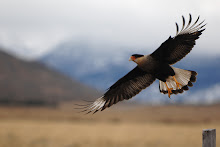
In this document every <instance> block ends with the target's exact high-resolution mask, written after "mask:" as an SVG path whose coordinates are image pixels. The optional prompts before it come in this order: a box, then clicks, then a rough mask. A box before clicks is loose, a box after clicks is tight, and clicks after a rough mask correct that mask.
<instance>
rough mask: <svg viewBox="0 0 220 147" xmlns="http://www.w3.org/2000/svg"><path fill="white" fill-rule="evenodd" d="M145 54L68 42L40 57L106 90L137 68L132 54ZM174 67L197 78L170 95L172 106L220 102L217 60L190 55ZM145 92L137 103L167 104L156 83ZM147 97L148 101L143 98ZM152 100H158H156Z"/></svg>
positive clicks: (49, 64) (61, 70)
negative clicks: (180, 90) (183, 88)
mask: <svg viewBox="0 0 220 147" xmlns="http://www.w3.org/2000/svg"><path fill="white" fill-rule="evenodd" d="M117 50H123V51H120V54H119V53H118V52H117ZM122 52H123V53H122ZM148 52H149V53H151V52H152V51H149V50H144V49H142V50H135V49H133V48H127V47H120V46H106V47H103V49H100V48H97V47H96V46H95V45H92V44H88V43H84V42H81V43H71V42H70V43H64V44H62V45H60V46H57V47H56V48H55V49H54V50H53V51H52V52H50V53H48V54H47V55H45V56H44V57H42V58H41V59H40V61H41V62H43V63H45V64H46V65H48V66H50V67H53V68H55V69H56V70H58V71H60V72H62V73H64V74H66V75H68V76H71V77H72V78H75V79H77V80H79V81H81V82H83V83H85V84H88V85H90V86H94V87H96V88H98V89H100V90H105V89H107V88H109V86H111V84H113V83H114V82H115V81H117V80H118V79H119V78H121V77H122V76H124V75H125V74H126V73H128V72H129V71H130V70H132V69H133V68H134V67H135V66H136V65H135V63H133V62H128V58H129V57H130V55H131V54H133V53H141V54H148ZM174 66H175V67H178V68H183V69H188V70H194V71H196V72H198V76H197V82H196V83H195V84H194V86H193V87H191V88H190V91H188V92H185V93H184V94H182V95H178V96H173V97H175V98H176V99H174V100H171V103H174V102H181V103H193V104H194V103H196V104H197V103H204V102H207V103H212V102H214V101H220V93H219V92H216V91H220V76H219V75H220V57H210V56H206V57H205V56H202V57H201V56H195V55H191V54H189V55H188V56H186V57H185V58H184V59H183V60H182V61H181V62H179V63H177V64H176V65H174ZM144 91H145V92H143V93H142V94H140V95H139V96H138V97H139V100H142V99H143V100H144V101H146V102H151V103H158V102H160V103H161V102H162V103H163V102H167V99H165V98H164V97H166V96H164V95H162V94H160V93H159V90H158V82H155V83H154V84H153V85H152V86H151V87H149V88H147V89H146V90H144ZM203 93H204V94H203ZM146 95H147V97H151V98H145V97H146ZM152 97H157V98H155V99H156V100H155V99H154V98H152ZM180 97H185V98H184V99H182V98H180ZM192 97H193V100H192ZM198 97H199V98H198ZM197 99H199V100H201V101H198V100H197ZM210 99H211V102H210ZM154 101H155V102H154Z"/></svg>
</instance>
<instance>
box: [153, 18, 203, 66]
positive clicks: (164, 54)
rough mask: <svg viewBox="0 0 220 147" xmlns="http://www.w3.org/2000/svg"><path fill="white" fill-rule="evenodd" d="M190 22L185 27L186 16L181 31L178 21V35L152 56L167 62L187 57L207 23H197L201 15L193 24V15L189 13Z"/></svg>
mask: <svg viewBox="0 0 220 147" xmlns="http://www.w3.org/2000/svg"><path fill="white" fill-rule="evenodd" d="M189 17H190V18H189V22H188V24H187V26H186V27H185V18H184V17H183V16H182V18H183V26H182V29H181V31H180V32H179V27H178V24H177V23H176V30H177V33H176V36H175V37H174V38H171V37H169V38H168V39H167V40H166V41H165V42H164V43H162V44H161V46H160V47H159V48H158V49H157V50H155V51H154V52H153V53H152V54H151V56H153V57H154V58H156V59H158V60H160V61H163V62H167V63H168V64H174V63H176V62H177V61H179V60H181V59H182V58H183V57H185V56H186V55H187V54H188V53H189V52H190V51H191V50H192V48H193V47H194V45H195V40H197V39H198V38H199V36H200V35H201V34H202V32H203V31H204V30H205V29H202V28H203V27H204V26H205V25H206V24H205V25H203V22H204V21H202V22H201V23H199V24H197V22H198V20H199V17H198V18H197V20H196V21H195V23H194V24H193V25H191V21H192V17H191V15H189Z"/></svg>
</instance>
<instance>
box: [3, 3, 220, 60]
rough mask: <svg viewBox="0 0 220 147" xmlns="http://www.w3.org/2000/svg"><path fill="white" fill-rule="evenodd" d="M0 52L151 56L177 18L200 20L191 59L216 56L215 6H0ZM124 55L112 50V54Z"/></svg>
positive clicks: (218, 18) (219, 22) (218, 22)
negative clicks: (78, 47) (73, 48)
mask: <svg viewBox="0 0 220 147" xmlns="http://www.w3.org/2000/svg"><path fill="white" fill-rule="evenodd" d="M0 1H1V5H0V46H1V47H2V48H4V50H7V51H8V52H12V53H14V54H16V55H17V56H20V57H24V58H26V59H36V58H39V57H41V56H43V55H45V54H47V53H48V52H50V51H52V50H53V49H54V48H55V47H56V46H58V45H59V44H62V43H63V42H66V41H68V42H69V41H72V42H77V41H87V42H90V43H92V44H93V45H94V46H97V49H94V48H93V50H94V52H98V51H100V50H103V47H105V46H108V45H114V46H126V47H129V48H134V49H136V50H137V49H141V50H144V49H148V51H153V50H155V49H156V48H157V47H158V46H159V45H160V44H161V43H162V42H163V41H165V40H166V39H167V38H168V37H169V36H170V35H171V36H174V35H175V33H176V32H175V31H176V28H175V22H177V23H178V24H179V26H181V25H182V18H181V16H182V15H184V16H185V18H186V20H188V15H189V13H191V14H192V17H193V20H195V19H196V17H197V16H198V15H200V16H201V20H204V19H205V20H206V23H208V24H207V26H206V31H205V32H204V33H203V35H202V37H201V38H200V39H199V41H198V44H197V46H196V48H198V49H196V51H195V52H193V54H195V55H196V54H202V55H205V56H207V55H209V56H219V55H220V49H219V45H220V43H219V41H218V40H219V39H218V38H219V33H218V32H219V30H218V27H219V26H220V9H219V8H218V6H220V1H219V0H209V1H207V0H185V1H181V2H180V1H174V0H154V1H146V0H111V1H110V0H108V1H104V0H37V1H36V0H19V1H15V0H0ZM114 51H117V52H121V53H123V52H124V51H125V50H123V49H122V50H120V51H119V50H118V48H116V49H115V50H114V48H112V52H114Z"/></svg>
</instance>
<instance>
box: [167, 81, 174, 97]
mask: <svg viewBox="0 0 220 147" xmlns="http://www.w3.org/2000/svg"><path fill="white" fill-rule="evenodd" d="M165 84H166V87H167V91H168V97H169V98H170V94H171V93H172V90H173V88H169V87H168V86H167V83H166V82H165Z"/></svg>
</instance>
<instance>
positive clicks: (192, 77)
mask: <svg viewBox="0 0 220 147" xmlns="http://www.w3.org/2000/svg"><path fill="white" fill-rule="evenodd" d="M172 68H173V70H174V72H175V76H169V77H168V78H167V79H166V82H163V81H160V83H159V89H160V92H161V93H163V94H167V93H168V94H169V96H170V94H173V93H174V94H178V93H183V91H184V90H188V89H189V88H188V86H189V87H192V86H193V84H192V82H195V81H196V75H197V73H196V72H195V71H190V70H184V69H180V68H175V67H172Z"/></svg>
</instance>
